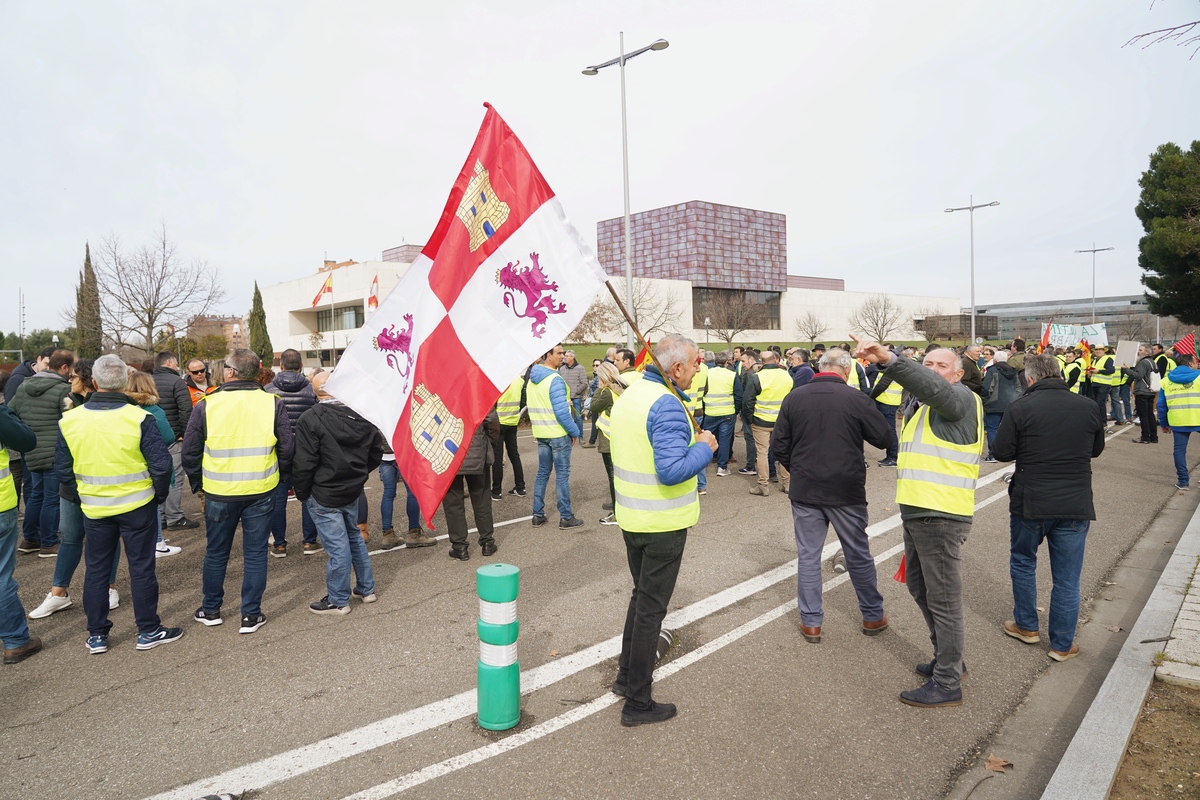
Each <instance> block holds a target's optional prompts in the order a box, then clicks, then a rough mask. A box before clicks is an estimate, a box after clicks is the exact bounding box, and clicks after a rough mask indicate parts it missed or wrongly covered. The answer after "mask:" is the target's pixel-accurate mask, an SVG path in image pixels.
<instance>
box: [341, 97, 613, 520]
mask: <svg viewBox="0 0 1200 800" xmlns="http://www.w3.org/2000/svg"><path fill="white" fill-rule="evenodd" d="M484 105H485V106H486V107H487V114H486V115H485V116H484V119H483V124H482V126H480V129H479V134H478V136H477V137H476V139H475V144H474V145H473V146H472V147H471V152H470V155H468V157H467V161H466V163H465V164H464V165H463V168H462V171H461V172H460V173H459V175H458V178H457V180H455V182H454V188H453V189H451V191H450V198H449V200H448V201H447V202H446V207H445V209H444V210H443V211H442V217H441V220H440V221H439V222H438V224H437V227H436V228H435V229H434V231H433V235H432V236H430V238H429V243H428V244H426V245H425V248H424V249H423V250H422V251H421V255H420V256H419V257H418V258H417V259H416V261H414V262H413V264H412V266H410V267H409V269H408V271H407V272H406V273H405V274H404V276H403V277H402V278H401V279H400V282H399V283H397V284H396V286H395V288H393V289H392V291H391V292H389V293H388V296H387V297H386V298H385V299H384V301H383V302H382V303H381V304H380V305H379V311H378V312H377V313H376V314H375V316H373V317H372V318H371V320H370V322H369V323H368V324H367V325H365V326H364V327H363V330H362V333H361V334H360V335H359V336H357V337H355V339H354V341H353V343H351V345H350V347H348V348H347V349H346V352H345V355H343V356H342V358H341V360H340V361H339V362H338V366H337V369H336V370H335V371H334V374H333V377H331V378H330V380H329V383H328V384H326V389H327V390H328V391H329V393H330V394H332V395H334V396H335V397H338V398H339V399H341V400H342V401H343V402H345V403H346V404H347V405H349V406H351V407H352V408H354V409H355V410H357V411H358V412H359V413H360V414H362V415H363V416H365V417H366V418H367V419H369V420H371V421H372V422H374V423H375V424H376V425H377V426H378V427H379V428H380V429H381V430H383V431H384V432H385V434H387V433H390V435H391V440H392V449H393V450H395V452H396V463H397V465H398V466H399V468H400V472H401V474H403V475H404V479H405V481H406V482H407V483H408V485H409V486H410V487H411V488H412V490H413V493H414V494H415V495H416V497H417V501H418V502H419V503H420V506H421V513H422V515H423V516H424V517H425V519H426V520H428V519H430V518H432V517H433V514H434V512H435V511H436V510H437V506H438V504H439V503H441V501H442V498H443V497H444V496H445V494H446V489H447V487H448V486H449V485H450V481H451V479H453V478H454V476H455V475H456V474H457V472H458V467H459V464H461V463H462V459H463V457H464V456H465V455H466V451H467V447H468V445H469V444H470V442H471V436H472V434H473V433H474V431H475V428H476V426H477V425H478V424H479V422H480V421H481V420H482V419H483V418H484V416H485V415H486V414H487V412H488V411H489V410H490V409H491V407H492V404H493V403H495V401H496V398H497V397H499V396H500V393H501V392H502V391H503V390H504V389H505V388H506V387H507V386H508V385H509V383H510V382H511V381H512V379H513V376H514V375H519V374H521V373H522V372H523V371H524V370H525V368H526V367H527V366H528V365H529V364H530V363H531V362H532V361H534V360H535V359H537V358H538V357H540V356H541V355H542V354H543V353H545V352H546V351H547V350H549V349H550V348H552V347H553V346H554V345H555V344H557V343H558V342H560V341H562V340H563V339H564V338H565V337H566V336H567V334H568V333H570V331H571V330H572V329H573V328H574V327H575V326H576V325H577V324H578V323H579V320H580V319H581V318H582V317H583V315H584V313H585V312H586V311H587V309H588V306H590V305H591V302H592V300H593V298H594V297H595V295H596V292H597V291H599V289H600V288H601V287H602V286H603V285H604V281H605V275H604V270H603V269H602V268H601V266H600V264H599V262H598V261H596V258H595V256H594V255H593V254H592V252H591V249H590V248H589V247H588V246H587V244H585V243H584V240H583V237H581V236H580V235H579V232H578V231H576V230H575V228H574V227H573V226H572V225H571V223H570V222H569V221H568V220H567V217H566V214H565V213H564V212H563V209H562V206H561V205H559V203H558V200H557V198H555V196H554V192H553V191H552V190H551V189H550V186H549V185H548V184H547V183H546V180H545V179H544V178H543V177H542V175H541V173H540V172H538V169H537V167H536V166H535V165H534V163H533V160H532V159H531V158H530V157H529V153H527V152H526V151H525V147H524V146H523V145H522V144H521V142H520V140H519V139H517V137H516V134H514V133H513V132H512V130H511V129H510V128H509V127H508V125H506V124H505V122H504V120H502V119H501V118H500V115H499V114H497V113H496V110H495V109H493V108H492V107H491V106H490V105H488V104H486V103H485V104H484Z"/></svg>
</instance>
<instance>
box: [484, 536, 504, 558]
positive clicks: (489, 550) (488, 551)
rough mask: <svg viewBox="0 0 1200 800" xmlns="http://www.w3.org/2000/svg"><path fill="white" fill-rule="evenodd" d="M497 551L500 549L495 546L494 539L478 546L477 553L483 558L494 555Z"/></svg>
mask: <svg viewBox="0 0 1200 800" xmlns="http://www.w3.org/2000/svg"><path fill="white" fill-rule="evenodd" d="M499 549H500V548H499V547H498V546H497V545H496V540H495V539H489V540H487V541H486V542H483V543H482V544H480V545H479V552H481V553H483V557H484V558H487V557H488V556H494V555H496V551H497V550H499Z"/></svg>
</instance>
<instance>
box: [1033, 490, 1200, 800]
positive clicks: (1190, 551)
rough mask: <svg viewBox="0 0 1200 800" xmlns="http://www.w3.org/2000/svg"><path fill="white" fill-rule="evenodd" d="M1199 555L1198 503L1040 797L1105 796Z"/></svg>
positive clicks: (1087, 799)
mask: <svg viewBox="0 0 1200 800" xmlns="http://www.w3.org/2000/svg"><path fill="white" fill-rule="evenodd" d="M1198 555H1200V508H1197V509H1196V511H1194V512H1193V513H1192V516H1191V519H1190V520H1188V524H1187V527H1185V528H1184V531H1183V535H1182V536H1180V537H1179V541H1178V542H1177V543H1176V545H1175V551H1174V552H1173V553H1172V555H1171V558H1170V560H1169V561H1168V562H1167V566H1166V567H1165V568H1164V569H1163V571H1162V575H1160V576H1159V578H1158V583H1157V584H1156V585H1155V587H1154V591H1153V592H1152V593H1151V594H1150V598H1149V599H1148V600H1147V601H1146V605H1145V606H1144V607H1143V608H1142V613H1141V614H1140V615H1138V619H1137V622H1136V623H1135V624H1134V626H1133V629H1132V630H1130V632H1129V636H1128V638H1126V640H1125V645H1124V646H1123V647H1122V648H1121V652H1120V653H1119V654H1118V655H1117V659H1116V661H1115V662H1114V663H1113V666H1112V669H1111V670H1109V673H1108V677H1107V678H1105V680H1104V684H1103V685H1102V686H1101V687H1100V691H1099V692H1097V693H1096V697H1095V698H1094V699H1093V700H1092V704H1091V706H1090V707H1089V708H1088V712H1087V714H1086V715H1085V716H1084V718H1083V722H1082V723H1080V725H1079V728H1078V730H1076V732H1075V736H1074V737H1073V738H1072V739H1071V744H1070V745H1069V746H1068V747H1067V751H1066V752H1065V753H1063V757H1062V760H1061V761H1060V762H1059V764H1058V768H1057V769H1056V770H1055V771H1054V775H1053V776H1052V777H1051V778H1050V782H1049V783H1048V784H1047V785H1046V788H1045V790H1044V791H1043V792H1042V798H1043V800H1051V798H1063V797H1070V798H1074V800H1090V799H1091V798H1095V800H1104V798H1106V797H1107V796H1108V793H1109V791H1110V789H1111V788H1112V783H1113V780H1114V779H1115V778H1116V775H1117V770H1119V769H1120V767H1121V761H1122V759H1123V757H1124V755H1125V747H1126V745H1128V743H1129V737H1130V735H1132V733H1133V727H1134V725H1135V724H1136V722H1137V718H1138V715H1139V714H1140V713H1141V710H1142V705H1143V704H1144V703H1145V700H1146V694H1147V692H1149V690H1150V683H1151V681H1152V680H1153V679H1154V673H1155V656H1156V655H1157V654H1158V653H1160V652H1162V651H1163V649H1164V647H1163V641H1164V640H1163V638H1162V637H1167V636H1170V635H1171V631H1172V628H1173V627H1174V625H1175V620H1176V617H1177V616H1178V615H1179V610H1180V608H1181V607H1182V606H1183V601H1184V597H1185V595H1186V593H1187V586H1188V582H1189V581H1190V580H1191V579H1192V574H1193V572H1194V571H1195V569H1196V558H1197V556H1198ZM1145 640H1158V641H1150V642H1145ZM1143 642H1145V643H1143Z"/></svg>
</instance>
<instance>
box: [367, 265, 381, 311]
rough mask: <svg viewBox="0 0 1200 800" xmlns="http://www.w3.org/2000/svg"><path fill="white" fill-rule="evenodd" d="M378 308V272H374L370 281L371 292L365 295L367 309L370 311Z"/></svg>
mask: <svg viewBox="0 0 1200 800" xmlns="http://www.w3.org/2000/svg"><path fill="white" fill-rule="evenodd" d="M377 308H379V273H378V272H377V273H375V278H374V279H373V280H372V281H371V294H370V295H369V296H368V297H367V311H370V312H372V313H374V312H375V309H377Z"/></svg>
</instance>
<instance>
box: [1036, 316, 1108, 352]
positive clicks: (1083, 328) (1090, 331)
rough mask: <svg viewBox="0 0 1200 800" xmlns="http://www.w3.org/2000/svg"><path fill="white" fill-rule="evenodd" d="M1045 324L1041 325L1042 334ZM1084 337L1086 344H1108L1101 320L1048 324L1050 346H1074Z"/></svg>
mask: <svg viewBox="0 0 1200 800" xmlns="http://www.w3.org/2000/svg"><path fill="white" fill-rule="evenodd" d="M1045 333H1046V326H1045V325H1044V324H1043V325H1042V334H1043V335H1045ZM1084 339H1086V340H1087V342H1088V344H1092V345H1096V344H1100V345H1104V346H1105V347H1107V346H1108V330H1107V329H1106V328H1105V325H1104V323H1103V322H1101V323H1098V324H1096V325H1059V324H1058V323H1054V324H1052V325H1050V346H1051V347H1074V346H1075V345H1077V344H1079V343H1080V342H1081V341H1083V340H1084Z"/></svg>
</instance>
